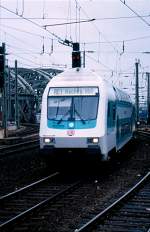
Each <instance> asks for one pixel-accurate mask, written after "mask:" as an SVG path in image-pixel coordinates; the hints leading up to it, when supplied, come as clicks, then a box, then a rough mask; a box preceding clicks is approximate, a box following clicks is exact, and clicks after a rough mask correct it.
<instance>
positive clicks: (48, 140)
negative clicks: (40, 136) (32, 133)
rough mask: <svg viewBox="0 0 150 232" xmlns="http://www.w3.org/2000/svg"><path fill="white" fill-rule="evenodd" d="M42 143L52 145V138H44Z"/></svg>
mask: <svg viewBox="0 0 150 232" xmlns="http://www.w3.org/2000/svg"><path fill="white" fill-rule="evenodd" d="M44 143H46V144H49V143H54V138H44Z"/></svg>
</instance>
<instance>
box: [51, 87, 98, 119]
mask: <svg viewBox="0 0 150 232" xmlns="http://www.w3.org/2000/svg"><path fill="white" fill-rule="evenodd" d="M55 90H56V92H55ZM72 94H73V95H72ZM65 95H66V96H65ZM98 100H99V93H98V88H96V87H91V88H89V87H88V88H86V87H84V88H83V87H82V88H81V87H78V88H59V89H58V88H52V89H50V91H49V96H48V119H50V120H57V121H58V123H61V121H67V120H79V121H81V122H82V123H85V121H86V120H95V119H96V117H97V109H98Z"/></svg>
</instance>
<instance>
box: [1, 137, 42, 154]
mask: <svg viewBox="0 0 150 232" xmlns="http://www.w3.org/2000/svg"><path fill="white" fill-rule="evenodd" d="M27 145H28V146H27ZM31 145H33V147H31ZM22 146H23V147H22ZM36 147H39V139H34V140H32V141H25V142H21V143H17V144H13V145H8V146H4V147H0V153H1V154H0V158H3V157H5V156H6V157H8V156H9V155H12V154H13V153H14V152H19V151H25V150H28V149H31V148H36Z"/></svg>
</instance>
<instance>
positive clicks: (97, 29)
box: [75, 0, 119, 54]
mask: <svg viewBox="0 0 150 232" xmlns="http://www.w3.org/2000/svg"><path fill="white" fill-rule="evenodd" d="M75 1H77V0H75ZM78 4H79V3H78ZM79 6H80V9H81V10H82V12H83V13H84V14H85V16H86V17H87V18H88V19H89V16H88V14H87V13H86V12H85V11H84V9H83V8H82V7H81V5H80V4H79ZM91 23H92V25H93V27H94V28H95V29H96V31H97V32H98V33H101V36H102V37H103V38H104V40H105V41H106V42H107V43H108V44H110V45H111V46H112V47H113V49H114V50H115V51H116V52H117V53H118V54H119V51H118V49H117V48H116V47H115V46H114V45H113V44H112V42H110V41H109V40H107V39H106V37H105V36H104V34H103V33H102V32H101V31H100V30H99V28H98V27H97V26H96V25H95V24H94V22H93V21H92V22H91Z"/></svg>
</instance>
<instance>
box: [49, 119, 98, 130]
mask: <svg viewBox="0 0 150 232" xmlns="http://www.w3.org/2000/svg"><path fill="white" fill-rule="evenodd" d="M47 126H48V128H53V129H59V130H64V129H89V128H94V127H96V120H85V123H83V122H82V121H79V120H78V121H71V122H70V121H62V122H61V123H59V124H58V121H56V120H47Z"/></svg>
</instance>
